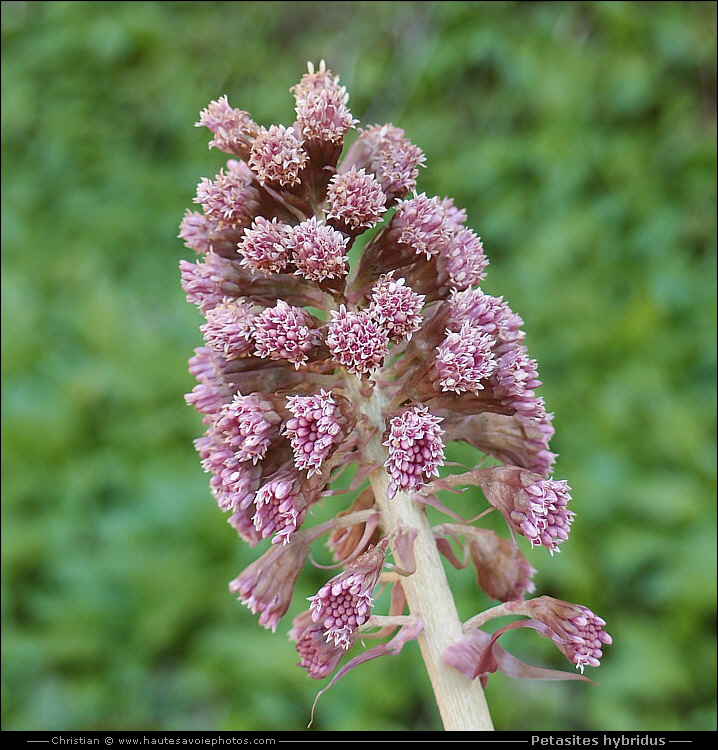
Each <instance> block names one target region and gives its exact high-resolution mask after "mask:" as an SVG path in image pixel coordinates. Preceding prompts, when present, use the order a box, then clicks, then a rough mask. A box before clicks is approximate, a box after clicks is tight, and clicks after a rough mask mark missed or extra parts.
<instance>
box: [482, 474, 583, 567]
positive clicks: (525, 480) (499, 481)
mask: <svg viewBox="0 0 718 750" xmlns="http://www.w3.org/2000/svg"><path fill="white" fill-rule="evenodd" d="M482 473H483V472H482ZM481 487H482V489H483V490H484V494H485V495H486V499H487V500H488V501H489V502H490V503H491V505H493V506H494V507H495V508H498V510H500V511H501V513H502V514H503V516H504V518H506V521H507V522H508V524H509V526H510V527H511V528H512V529H514V530H515V531H516V532H518V533H519V534H521V535H522V536H525V537H526V538H527V539H528V540H529V541H530V542H531V547H535V546H539V545H542V546H544V547H546V548H547V549H548V550H549V552H550V553H551V554H553V553H554V552H556V551H557V550H558V547H559V545H560V544H561V543H562V542H564V541H565V540H566V539H568V533H569V528H570V526H571V523H572V522H573V516H574V513H573V511H570V510H568V509H567V507H566V506H567V505H568V502H569V500H570V499H571V495H570V489H571V488H570V487H569V486H568V483H567V482H566V481H565V480H554V479H546V478H545V477H542V476H541V475H540V474H536V473H534V472H531V471H527V470H526V469H520V468H518V467H516V466H496V467H494V468H492V469H489V470H488V471H487V472H486V473H485V475H484V476H483V477H482V480H481Z"/></svg>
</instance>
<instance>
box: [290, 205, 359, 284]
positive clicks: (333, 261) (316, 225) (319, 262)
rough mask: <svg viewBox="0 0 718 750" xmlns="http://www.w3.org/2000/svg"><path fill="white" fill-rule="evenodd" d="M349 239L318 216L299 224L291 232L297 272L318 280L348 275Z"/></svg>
mask: <svg viewBox="0 0 718 750" xmlns="http://www.w3.org/2000/svg"><path fill="white" fill-rule="evenodd" d="M348 242H349V237H347V236H346V235H344V234H342V233H341V232H339V231H337V230H336V229H334V228H333V227H330V226H327V225H326V224H321V223H320V222H319V221H318V220H317V217H316V216H312V217H311V218H310V219H307V220H306V221H303V222H302V223H301V224H297V225H296V226H295V227H293V228H292V231H291V233H290V235H289V246H290V248H291V250H292V257H293V259H294V263H295V264H296V266H297V274H299V275H302V276H304V278H306V279H309V280H310V281H315V282H321V281H324V279H335V278H341V277H343V276H345V275H346V272H347V260H348V259H347V243H348Z"/></svg>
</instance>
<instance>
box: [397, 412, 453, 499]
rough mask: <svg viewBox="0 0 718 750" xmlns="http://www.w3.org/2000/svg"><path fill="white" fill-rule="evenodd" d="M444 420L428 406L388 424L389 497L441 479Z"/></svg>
mask: <svg viewBox="0 0 718 750" xmlns="http://www.w3.org/2000/svg"><path fill="white" fill-rule="evenodd" d="M441 421H442V418H441V417H437V416H435V415H434V414H431V413H430V412H429V410H428V409H427V408H426V407H425V406H412V407H409V408H408V409H405V410H404V411H403V412H401V413H400V414H397V415H396V416H394V417H392V418H391V419H390V420H389V430H388V435H387V436H386V439H385V440H384V445H385V446H386V447H387V448H388V449H389V457H388V458H387V460H386V462H385V464H384V465H385V467H386V469H387V472H388V473H389V488H388V491H387V495H388V497H389V498H390V499H391V498H392V497H394V495H396V493H397V491H402V492H411V491H413V490H416V489H418V488H419V487H422V486H423V485H424V484H426V482H427V480H428V479H429V477H432V476H438V475H439V468H438V467H439V466H442V465H443V463H444V443H443V441H442V438H441V436H442V435H443V434H444V431H443V430H442V429H441V427H439V422H441Z"/></svg>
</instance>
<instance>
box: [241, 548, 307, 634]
mask: <svg viewBox="0 0 718 750" xmlns="http://www.w3.org/2000/svg"><path fill="white" fill-rule="evenodd" d="M308 552H309V545H308V544H303V543H292V544H284V545H272V546H271V547H270V548H269V550H268V551H267V552H265V553H264V554H263V555H262V556H261V557H260V558H259V559H257V560H255V561H254V562H253V563H252V564H251V565H249V567H247V568H245V570H243V571H242V572H241V573H240V574H239V575H238V576H237V577H236V578H235V579H234V580H233V581H231V582H230V584H229V590H230V592H231V593H233V594H237V595H238V598H239V600H240V601H241V602H242V604H245V605H246V606H247V607H249V609H250V610H251V612H252V614H255V615H256V614H257V613H260V615H259V624H260V625H261V626H262V627H265V628H271V629H272V630H273V631H274V630H276V629H277V625H278V623H279V621H280V619H281V618H282V617H283V616H284V615H285V614H286V612H287V610H288V609H289V605H290V604H291V601H292V594H293V592H294V584H295V583H296V580H297V578H298V577H299V573H300V572H301V570H302V567H303V565H304V562H305V560H306V558H307V554H308Z"/></svg>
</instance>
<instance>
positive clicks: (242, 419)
mask: <svg viewBox="0 0 718 750" xmlns="http://www.w3.org/2000/svg"><path fill="white" fill-rule="evenodd" d="M281 421H282V417H281V415H280V414H278V413H277V412H276V411H275V410H274V406H273V404H272V402H271V401H270V400H267V399H264V398H262V396H261V395H260V394H257V393H253V394H250V395H248V396H243V395H242V394H240V393H238V394H236V395H235V397H234V398H233V399H232V401H231V402H230V403H228V404H226V405H225V406H223V407H222V409H221V411H220V412H219V415H218V418H217V422H216V425H215V427H216V429H217V430H218V431H219V432H221V433H222V434H223V436H224V439H225V441H226V442H227V444H228V445H229V446H230V447H231V448H233V449H234V451H235V456H236V458H237V460H238V461H251V462H252V463H255V464H256V463H257V461H260V460H261V459H262V458H264V456H265V454H266V453H267V450H268V449H269V446H270V445H271V444H272V441H273V440H274V439H275V438H277V437H278V436H279V425H280V423H281Z"/></svg>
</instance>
